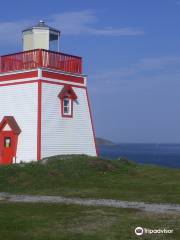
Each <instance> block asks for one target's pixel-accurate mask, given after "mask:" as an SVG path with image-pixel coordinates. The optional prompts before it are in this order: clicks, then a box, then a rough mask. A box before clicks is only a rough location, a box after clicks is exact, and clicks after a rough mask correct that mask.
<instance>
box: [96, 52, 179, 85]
mask: <svg viewBox="0 0 180 240" xmlns="http://www.w3.org/2000/svg"><path fill="white" fill-rule="evenodd" d="M173 65H179V66H180V57H176V56H166V57H159V58H143V59H139V60H138V61H137V62H136V63H133V64H130V65H129V66H127V67H123V68H122V67H120V68H118V69H108V70H102V71H99V72H97V73H95V74H94V75H93V76H91V78H92V79H94V80H97V81H101V80H102V81H104V82H107V83H108V82H112V79H114V80H115V79H117V81H118V80H124V79H127V78H130V77H133V78H135V77H137V75H141V74H144V73H147V72H153V73H154V72H155V71H157V70H158V71H160V70H163V69H164V70H165V69H166V68H167V67H168V66H173ZM144 78H145V77H144Z"/></svg>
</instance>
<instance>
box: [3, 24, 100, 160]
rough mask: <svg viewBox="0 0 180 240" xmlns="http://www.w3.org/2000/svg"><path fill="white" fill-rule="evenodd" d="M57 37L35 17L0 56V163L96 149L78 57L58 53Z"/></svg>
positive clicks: (80, 63) (86, 93)
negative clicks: (16, 45) (17, 45)
mask: <svg viewBox="0 0 180 240" xmlns="http://www.w3.org/2000/svg"><path fill="white" fill-rule="evenodd" d="M59 37H60V31H58V30H57V29H54V28H51V27H49V26H47V25H46V24H45V23H44V22H43V21H40V22H39V23H38V24H37V25H36V26H33V27H30V28H27V29H25V30H24V31H23V50H24V51H23V52H20V53H14V54H10V55H5V56H1V57H0V164H11V163H19V162H20V161H24V162H29V161H32V160H35V161H37V160H41V159H42V158H45V157H49V156H53V155H61V154H87V155H91V156H96V155H97V149H96V143H95V132H94V127H93V121H92V115H91V110H90V104H89V98H88V92H87V85H86V81H87V79H86V76H85V75H83V74H82V59H81V58H80V57H77V56H72V55H68V54H64V53H60V52H59Z"/></svg>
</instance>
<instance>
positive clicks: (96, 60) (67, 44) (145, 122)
mask: <svg viewBox="0 0 180 240" xmlns="http://www.w3.org/2000/svg"><path fill="white" fill-rule="evenodd" d="M41 19H42V20H44V21H45V22H46V23H47V24H48V25H50V26H52V27H55V28H58V29H59V30H61V40H60V51H61V52H65V53H69V54H74V55H78V56H82V57H83V69H84V74H87V75H88V89H89V94H90V100H91V105H92V112H93V118H94V124H95V129H96V135H97V136H99V137H103V138H107V139H110V140H112V141H115V142H120V143H180V0H151V1H148V0H136V1H134V0H111V1H109V0H103V1H102V0H99V1H98V0H86V1H84V0H76V1H69V0H51V1H48V0H44V1H42V0H38V1H35V0H31V1H24V0H16V1H10V0H7V1H3V3H1V14H0V55H3V54H9V53H13V52H18V51H22V35H21V31H22V29H23V28H25V27H27V26H31V25H34V24H36V23H37V22H38V21H39V20H41Z"/></svg>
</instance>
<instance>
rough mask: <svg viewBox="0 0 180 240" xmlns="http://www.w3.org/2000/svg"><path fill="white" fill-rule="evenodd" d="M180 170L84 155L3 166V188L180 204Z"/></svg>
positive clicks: (0, 175) (0, 180)
mask: <svg viewBox="0 0 180 240" xmlns="http://www.w3.org/2000/svg"><path fill="white" fill-rule="evenodd" d="M179 183H180V170H178V169H168V168H161V167H156V166H145V165H140V164H135V163H133V162H130V161H128V160H126V159H120V160H113V161H110V160H101V159H100V158H95V157H94V158H93V157H88V156H84V155H74V156H73V155H72V156H71V155H69V156H55V157H51V158H49V159H46V160H45V161H42V162H39V163H36V162H32V163H28V164H23V163H22V164H14V165H9V166H0V191H1V192H2V191H3V192H11V193H24V194H48V195H61V196H69V197H82V198H109V199H121V200H133V201H145V202H168V203H180V198H179V196H180V184H179Z"/></svg>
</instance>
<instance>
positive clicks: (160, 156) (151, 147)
mask: <svg viewBox="0 0 180 240" xmlns="http://www.w3.org/2000/svg"><path fill="white" fill-rule="evenodd" d="M99 153H100V156H101V157H104V158H106V157H107V158H111V159H115V158H118V157H126V158H128V159H129V160H133V161H135V162H138V163H143V164H155V165H159V166H165V167H172V168H180V144H117V145H112V146H99Z"/></svg>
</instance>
